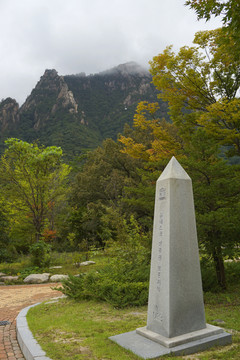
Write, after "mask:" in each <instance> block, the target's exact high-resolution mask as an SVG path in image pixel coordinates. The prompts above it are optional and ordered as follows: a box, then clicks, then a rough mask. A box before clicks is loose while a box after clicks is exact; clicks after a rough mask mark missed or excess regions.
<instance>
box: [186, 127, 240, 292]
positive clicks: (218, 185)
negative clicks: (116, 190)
mask: <svg viewBox="0 0 240 360" xmlns="http://www.w3.org/2000/svg"><path fill="white" fill-rule="evenodd" d="M219 150H220V149H219V144H217V143H216V141H215V140H214V139H213V138H212V137H211V136H209V135H208V134H207V133H206V131H205V130H204V129H202V128H200V129H196V130H195V132H194V134H192V137H191V141H190V142H189V143H187V144H185V148H184V155H185V157H183V158H182V161H181V162H182V164H183V165H184V167H185V168H186V170H187V172H188V173H189V175H190V176H191V178H192V181H193V191H194V198H195V209H196V222H197V229H198V239H199V245H200V249H201V251H202V252H203V253H205V254H206V255H207V256H208V257H209V258H210V259H212V260H213V263H214V266H215V271H216V277H217V282H218V285H219V286H220V287H221V288H223V289H225V288H226V286H227V283H226V276H225V268H224V258H225V257H230V258H234V257H235V256H238V245H239V232H240V218H239V203H240V188H239V173H240V166H239V165H229V164H228V163H227V162H226V161H225V160H223V159H222V158H220V157H219Z"/></svg>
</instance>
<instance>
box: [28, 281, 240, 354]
mask: <svg viewBox="0 0 240 360" xmlns="http://www.w3.org/2000/svg"><path fill="white" fill-rule="evenodd" d="M205 312H206V319H207V322H208V323H210V324H213V325H217V326H221V327H224V329H226V331H228V332H230V333H231V334H232V336H233V344H232V345H229V346H225V347H219V348H212V349H211V350H210V351H205V352H202V353H199V354H194V355H191V356H186V357H172V356H170V357H168V356H167V357H166V356H165V357H164V359H165V358H169V359H172V360H173V359H184V358H185V359H188V360H190V359H191V360H197V359H201V360H216V359H224V360H225V359H234V360H239V358H240V355H239V354H240V285H237V286H232V287H231V288H229V290H228V291H227V292H225V293H222V294H212V293H206V294H205ZM146 318H147V307H140V308H139V307H138V308H128V309H121V310H119V309H115V308H114V307H112V306H111V305H108V304H106V303H99V302H94V301H81V302H75V301H72V300H69V299H63V300H60V301H59V302H57V303H49V304H47V303H43V304H41V305H38V306H36V307H34V308H31V309H30V311H29V312H28V315H27V319H28V323H29V327H30V329H31V331H32V332H33V334H34V336H35V337H36V339H37V340H38V342H39V343H40V345H41V346H42V348H43V349H44V350H45V351H46V353H47V356H49V357H50V358H51V359H53V360H66V359H70V360H80V359H88V360H125V359H129V360H134V359H139V357H137V356H136V355H134V354H132V353H130V352H128V351H127V350H125V349H122V348H121V347H119V346H118V345H116V344H115V343H113V342H111V341H110V340H109V339H108V337H109V336H112V335H116V334H120V333H123V332H127V331H132V330H135V329H136V328H137V327H141V326H145V325H146Z"/></svg>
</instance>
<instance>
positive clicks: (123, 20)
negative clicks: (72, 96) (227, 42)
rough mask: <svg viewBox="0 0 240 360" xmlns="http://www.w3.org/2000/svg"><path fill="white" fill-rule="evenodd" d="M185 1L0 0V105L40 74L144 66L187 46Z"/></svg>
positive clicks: (192, 27)
mask: <svg viewBox="0 0 240 360" xmlns="http://www.w3.org/2000/svg"><path fill="white" fill-rule="evenodd" d="M184 3H185V0H0V34H1V36H0V100H1V99H3V98H6V97H8V96H10V97H13V98H15V99H16V100H17V101H18V102H19V103H20V104H22V103H23V101H25V99H26V97H27V96H28V95H29V94H30V93H31V90H32V89H33V88H34V86H35V85H36V83H37V82H38V80H39V78H40V76H41V75H43V73H44V71H45V69H56V70H57V71H58V73H59V75H66V74H76V73H80V72H85V73H86V74H90V73H92V74H94V73H98V72H100V71H103V70H107V69H110V68H112V67H114V66H117V65H119V64H123V63H126V62H128V61H136V62H138V63H139V64H141V65H144V66H145V67H148V61H149V60H151V59H152V58H153V56H155V55H157V54H159V53H161V52H162V51H163V50H164V48H165V47H166V46H167V45H170V44H172V45H174V48H175V50H177V49H178V48H179V47H180V46H184V45H191V43H192V40H193V36H194V34H195V32H196V31H199V30H206V29H213V28H216V27H219V26H221V23H220V21H219V20H217V19H215V20H213V21H211V22H210V23H205V21H203V20H202V21H197V18H196V15H195V13H194V12H193V11H192V10H190V9H189V8H187V7H185V6H184Z"/></svg>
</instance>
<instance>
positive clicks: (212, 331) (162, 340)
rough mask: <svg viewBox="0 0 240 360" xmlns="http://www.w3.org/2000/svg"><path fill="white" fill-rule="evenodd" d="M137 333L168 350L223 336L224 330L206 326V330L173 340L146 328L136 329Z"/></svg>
mask: <svg viewBox="0 0 240 360" xmlns="http://www.w3.org/2000/svg"><path fill="white" fill-rule="evenodd" d="M136 332H137V334H139V335H142V336H144V337H146V338H148V339H150V340H152V341H155V342H157V343H159V344H161V345H163V346H165V347H167V348H172V347H175V346H178V345H182V344H185V343H188V342H190V341H195V340H200V339H203V338H206V337H209V336H213V335H217V334H221V333H223V329H222V328H220V327H218V326H214V325H210V324H206V328H205V329H201V330H198V331H194V332H191V333H187V334H184V335H180V336H175V337H172V338H166V337H164V336H162V335H160V334H157V333H155V332H153V331H150V330H148V329H147V327H146V326H145V327H142V328H138V329H136Z"/></svg>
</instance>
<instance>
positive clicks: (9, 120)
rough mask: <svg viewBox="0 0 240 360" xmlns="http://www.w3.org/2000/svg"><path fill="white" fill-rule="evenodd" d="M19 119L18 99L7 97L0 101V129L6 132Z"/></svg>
mask: <svg viewBox="0 0 240 360" xmlns="http://www.w3.org/2000/svg"><path fill="white" fill-rule="evenodd" d="M18 121H19V105H18V103H17V102H16V100H14V99H11V98H7V99H5V100H3V101H2V102H1V103H0V129H1V133H4V132H5V131H6V130H7V129H8V130H10V129H11V128H13V127H14V126H15V125H16V123H17V122H18Z"/></svg>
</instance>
